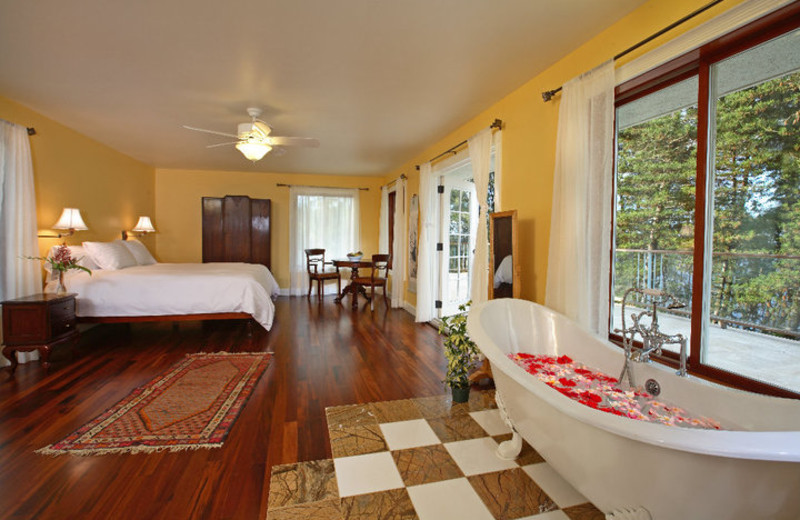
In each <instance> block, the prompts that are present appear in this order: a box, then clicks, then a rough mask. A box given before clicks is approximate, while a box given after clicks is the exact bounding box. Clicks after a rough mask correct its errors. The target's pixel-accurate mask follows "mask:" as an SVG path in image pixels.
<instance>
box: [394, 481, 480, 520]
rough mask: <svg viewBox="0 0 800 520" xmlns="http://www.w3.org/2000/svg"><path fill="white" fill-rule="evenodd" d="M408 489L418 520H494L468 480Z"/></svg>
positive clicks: (443, 482)
mask: <svg viewBox="0 0 800 520" xmlns="http://www.w3.org/2000/svg"><path fill="white" fill-rule="evenodd" d="M407 489H408V495H409V496H410V497H411V502H412V503H413V504H414V509H416V511H417V515H418V516H419V520H493V519H494V517H493V516H492V514H491V513H490V512H489V509H488V508H487V507H486V505H485V504H484V503H483V501H482V500H481V497H479V496H478V494H477V493H476V492H475V490H474V489H473V488H472V485H470V483H469V481H468V480H467V479H465V478H457V479H453V480H443V481H441V482H434V483H433V484H423V485H421V486H411V487H409V488H407Z"/></svg>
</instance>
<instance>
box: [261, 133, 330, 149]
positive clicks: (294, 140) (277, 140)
mask: <svg viewBox="0 0 800 520" xmlns="http://www.w3.org/2000/svg"><path fill="white" fill-rule="evenodd" d="M267 141H268V142H269V144H271V145H273V146H309V147H311V148H316V147H318V146H319V140H318V139H314V138H313V137H280V136H273V135H271V136H269V137H267Z"/></svg>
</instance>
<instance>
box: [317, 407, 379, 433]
mask: <svg viewBox="0 0 800 520" xmlns="http://www.w3.org/2000/svg"><path fill="white" fill-rule="evenodd" d="M325 415H326V417H327V419H328V430H335V429H339V428H349V427H352V426H360V425H366V424H378V421H377V420H376V419H375V415H374V414H373V413H372V409H371V408H370V405H368V404H349V405H346V406H331V407H330V408H326V409H325Z"/></svg>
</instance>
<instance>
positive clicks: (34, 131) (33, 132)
mask: <svg viewBox="0 0 800 520" xmlns="http://www.w3.org/2000/svg"><path fill="white" fill-rule="evenodd" d="M0 121H5V122H6V123H10V124H12V125H16V123H12V122H11V121H6V120H5V119H0ZM17 126H19V125H17ZM25 130H27V131H28V135H36V129H35V128H34V127H32V126H26V127H25Z"/></svg>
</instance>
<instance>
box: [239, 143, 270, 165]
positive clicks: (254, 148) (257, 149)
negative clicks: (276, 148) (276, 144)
mask: <svg viewBox="0 0 800 520" xmlns="http://www.w3.org/2000/svg"><path fill="white" fill-rule="evenodd" d="M236 149H237V150H239V151H240V152H242V155H244V156H245V157H247V158H248V159H249V160H251V161H253V162H256V161H258V160H260V159H261V158H262V157H264V156H265V155H267V154H268V153H269V152H270V150H272V147H271V146H270V145H268V144H266V143H259V142H253V141H241V142H238V143H236Z"/></svg>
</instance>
